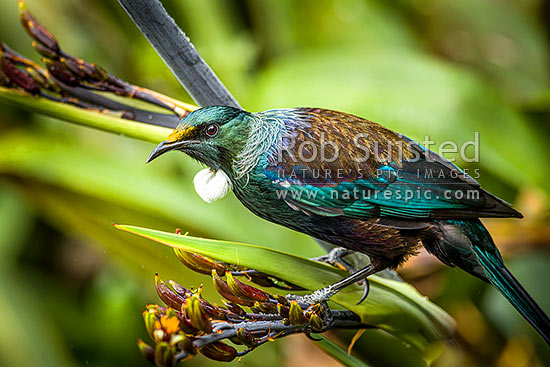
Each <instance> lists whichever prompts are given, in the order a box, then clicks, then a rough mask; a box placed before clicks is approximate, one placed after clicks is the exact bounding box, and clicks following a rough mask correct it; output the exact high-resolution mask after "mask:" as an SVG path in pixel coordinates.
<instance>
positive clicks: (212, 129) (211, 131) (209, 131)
mask: <svg viewBox="0 0 550 367" xmlns="http://www.w3.org/2000/svg"><path fill="white" fill-rule="evenodd" d="M218 130H219V126H218V125H217V124H212V125H209V126H208V127H207V128H206V135H208V136H209V137H211V138H213V137H214V136H216V134H218Z"/></svg>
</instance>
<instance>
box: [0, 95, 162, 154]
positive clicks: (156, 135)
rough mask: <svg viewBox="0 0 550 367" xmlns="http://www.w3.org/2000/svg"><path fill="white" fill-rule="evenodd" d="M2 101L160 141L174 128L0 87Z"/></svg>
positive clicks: (114, 131)
mask: <svg viewBox="0 0 550 367" xmlns="http://www.w3.org/2000/svg"><path fill="white" fill-rule="evenodd" d="M0 101H3V102H6V103H9V104H11V105H15V106H18V107H20V108H23V109H25V110H31V111H34V112H38V113H42V114H44V115H48V116H51V117H55V118H58V119H62V120H65V121H68V122H72V123H76V124H79V125H84V126H88V127H93V128H96V129H99V130H103V131H107V132H111V133H115V134H120V135H124V136H127V137H129V138H133V139H138V140H143V141H148V142H151V143H153V144H158V143H160V142H161V141H162V140H164V139H165V138H166V137H167V136H168V135H169V134H170V132H171V131H172V129H169V128H166V127H161V126H155V125H150V124H146V123H141V122H136V121H132V120H126V119H122V118H120V117H119V115H118V114H107V113H102V112H100V111H97V110H85V109H82V108H79V107H75V106H72V105H69V104H64V103H58V102H53V101H50V100H47V99H45V98H40V97H33V96H31V95H28V94H25V93H22V92H18V91H14V90H12V89H8V88H4V87H0Z"/></svg>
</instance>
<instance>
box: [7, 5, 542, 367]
mask: <svg viewBox="0 0 550 367" xmlns="http://www.w3.org/2000/svg"><path fill="white" fill-rule="evenodd" d="M163 3H164V4H165V6H166V8H167V9H168V11H169V12H170V14H171V15H172V16H173V17H174V18H175V19H176V21H177V22H178V24H179V25H180V26H181V27H182V28H183V29H184V30H185V31H186V32H187V33H188V35H189V36H190V37H191V39H192V41H193V42H194V44H195V46H196V47H197V49H198V50H199V52H200V53H201V54H202V55H203V57H204V58H205V59H206V60H207V62H208V63H210V65H211V66H212V68H213V69H214V70H215V71H216V73H217V74H218V75H219V77H220V78H221V79H222V80H223V81H224V83H225V84H226V85H227V86H228V88H229V89H230V90H231V91H232V93H233V94H234V95H235V97H236V98H237V99H238V100H239V102H240V103H241V105H242V106H244V107H245V108H246V109H248V110H251V111H258V110H265V109H269V108H275V107H292V106H316V107H328V108H334V109H337V110H342V111H346V112H351V113H355V114H358V115H360V116H363V117H366V118H369V119H371V120H374V121H378V122H381V123H383V124H385V125H386V126H388V127H390V128H392V129H394V130H397V131H399V132H402V133H404V134H406V135H408V136H410V137H412V138H415V139H419V140H422V139H423V138H424V136H426V135H429V136H430V137H431V138H432V139H433V140H435V141H444V140H453V141H455V142H457V143H461V142H463V141H466V140H471V139H473V137H474V132H476V131H477V132H479V133H480V146H481V148H480V161H479V162H478V163H461V162H460V161H459V162H458V164H459V165H460V166H461V167H462V168H467V169H471V170H474V169H479V172H480V177H479V181H480V182H481V184H482V185H483V186H484V187H485V188H487V189H488V190H490V191H492V192H493V193H495V194H497V195H498V196H500V197H502V198H504V199H506V200H507V201H509V202H511V203H514V204H515V205H516V207H517V208H518V209H519V210H520V211H522V212H523V213H524V214H525V219H523V220H487V221H484V222H485V223H486V224H487V226H488V227H489V229H490V230H491V233H492V234H493V236H494V238H495V241H496V243H497V244H498V246H499V247H500V248H501V250H502V252H503V254H504V257H505V260H506V263H507V264H508V265H509V267H510V269H511V270H512V272H513V273H514V274H516V275H517V277H518V278H519V279H520V281H521V282H522V283H523V284H524V285H525V287H526V288H527V289H528V290H529V291H530V292H531V294H532V295H533V296H534V297H535V298H536V299H537V300H538V302H539V303H540V305H541V306H542V307H543V309H545V310H546V311H547V312H550V292H549V285H548V282H549V277H550V251H549V250H550V225H549V224H550V215H549V214H550V212H549V196H548V194H549V192H550V185H549V184H548V183H549V182H550V167H549V160H550V154H549V153H550V151H549V150H550V149H549V144H548V142H549V141H550V127H549V124H550V121H549V110H550V76H549V74H550V68H549V52H548V50H549V48H548V42H549V26H548V13H549V10H550V6H549V2H548V1H541V0H461V1H450V0H425V1H414V0H396V1H392V2H387V1H372V0H338V1H337V0H315V1H313V0H304V1H291V0H271V1H263V0H262V1H258V0H231V1H222V0H208V1H193V0H178V1H175V0H174V1H168V0H165V1H163ZM28 6H29V9H30V11H31V12H32V13H33V14H34V15H35V16H36V17H37V18H38V20H39V21H40V22H41V23H43V24H44V25H45V26H46V27H47V28H48V29H49V30H50V31H52V33H53V34H55V35H56V37H57V38H58V41H59V42H60V44H61V46H62V47H63V49H64V50H66V51H67V52H69V53H71V54H73V55H76V56H79V57H82V58H84V59H86V60H87V61H90V62H96V63H98V64H99V65H101V66H103V67H104V68H106V69H107V70H109V71H110V72H112V73H113V74H115V75H117V76H119V77H122V78H123V79H125V80H128V81H130V82H132V83H134V84H138V85H142V86H146V87H148V88H151V89H154V90H157V91H160V92H163V93H165V94H168V95H170V96H173V97H176V98H178V99H182V100H185V101H189V102H192V101H191V100H190V98H189V97H188V96H187V95H186V93H185V91H184V90H183V89H182V88H181V87H180V85H179V84H178V82H177V81H176V80H175V78H174V77H173V76H172V74H171V73H170V71H169V70H168V69H167V68H166V67H165V66H164V64H163V62H162V61H161V60H160V58H159V57H158V56H157V54H156V53H155V52H154V50H153V49H152V48H151V47H150V45H149V44H148V43H147V41H146V40H145V39H144V38H143V36H142V35H141V34H140V33H139V32H138V31H137V29H136V27H135V26H134V25H133V23H132V22H131V21H130V20H129V18H128V17H127V16H126V14H125V13H124V11H123V10H122V9H121V8H120V7H119V5H118V4H117V2H115V1H108V0H102V1H101V0H93V1H92V0H87V1H81V0H40V1H38V0H28ZM0 39H1V40H2V41H4V42H6V43H7V44H8V45H9V46H10V47H12V48H13V49H15V50H17V51H19V52H21V53H23V54H25V55H26V56H28V57H31V56H32V58H33V59H35V60H38V58H37V56H36V54H35V53H34V51H33V50H32V48H31V46H30V40H29V38H28V37H27V35H26V34H25V32H24V31H23V29H22V28H21V26H20V24H19V20H18V17H17V6H16V1H15V0H0ZM151 148H152V146H151V145H149V144H146V143H141V142H136V141H133V140H130V139H127V138H124V137H120V136H113V135H108V134H106V133H102V132H98V131H93V130H91V129H87V128H83V127H78V126H74V125H71V124H68V123H65V122H61V121H57V120H54V119H51V118H47V117H44V116H40V115H36V114H31V113H28V112H25V111H22V110H19V109H16V108H13V107H10V106H7V105H0V294H1V296H0V310H1V313H2V315H1V321H0V365H3V366H28V365H38V366H72V365H91V366H119V365H135V366H137V365H146V362H145V361H144V360H142V358H141V356H140V355H139V353H138V351H137V348H136V339H137V338H138V337H141V338H143V339H144V340H147V336H146V333H145V330H144V327H143V325H142V320H141V315H140V311H141V310H142V309H143V308H144V305H145V304H146V303H158V302H159V300H158V299H157V296H156V294H155V293H154V287H153V274H154V273H155V272H159V273H160V274H161V276H163V277H164V278H171V279H174V280H176V281H179V282H180V283H182V284H184V285H186V286H191V285H195V286H198V285H199V284H201V283H205V285H206V290H205V293H206V296H207V297H208V298H216V297H217V296H216V295H215V294H214V293H213V292H212V289H210V288H212V287H209V286H210V284H211V283H210V280H209V279H208V277H202V276H200V275H197V274H193V273H191V272H190V271H188V270H187V269H185V268H184V267H183V266H182V265H181V264H178V263H177V261H176V260H175V257H174V256H173V255H172V253H171V251H170V250H169V249H166V248H162V247H161V246H158V245H155V244H153V243H152V242H148V241H145V240H140V239H138V238H136V237H131V236H128V235H126V234H124V233H121V232H117V231H116V230H115V229H114V228H113V227H112V226H111V223H112V222H116V223H128V224H135V225H140V226H146V227H152V228H158V229H161V230H167V231H173V230H174V229H175V228H176V227H178V228H181V229H182V231H184V232H185V231H189V232H190V233H191V234H193V235H197V236H206V237H210V238H217V239H227V240H237V241H241V242H248V243H253V244H262V245H266V246H269V247H272V248H277V249H279V250H282V251H287V252H291V253H295V254H299V255H305V256H315V255H319V254H321V250H320V248H319V247H318V246H317V245H316V244H315V242H314V241H313V240H311V239H310V238H308V237H306V236H304V235H300V234H297V233H294V232H292V231H290V230H286V229H284V228H281V227H278V226H276V225H273V224H270V223H267V222H265V221H262V220H260V219H258V218H256V217H254V215H253V214H251V213H249V212H248V211H247V210H245V209H244V208H243V207H242V206H241V205H240V204H239V203H238V201H237V200H236V199H235V198H234V197H233V196H232V195H230V196H229V197H227V198H225V199H223V200H221V201H220V202H217V203H215V204H211V205H208V204H206V203H204V202H202V201H201V200H200V198H199V197H198V196H197V195H196V194H195V193H194V190H193V187H192V177H193V175H194V174H195V172H196V171H197V170H198V168H199V166H198V165H197V164H195V163H194V162H191V161H190V159H188V158H187V157H185V156H183V155H182V154H175V153H174V154H169V155H167V156H165V157H164V158H163V159H161V160H158V161H155V163H154V164H151V165H148V166H145V164H144V161H145V158H146V157H147V154H148V152H149V151H150V149H151ZM448 157H452V156H448ZM400 273H401V275H402V276H403V277H404V278H405V279H406V280H407V281H409V282H412V283H413V284H414V285H415V286H417V288H418V289H419V290H420V291H421V292H422V293H423V294H425V295H427V296H429V297H430V299H432V300H433V301H434V302H436V303H437V304H439V305H441V306H442V307H443V308H444V309H446V310H447V311H448V312H449V313H450V314H451V315H452V316H453V317H454V318H455V319H456V321H457V337H456V339H455V340H453V341H451V342H449V343H448V344H447V346H446V347H445V349H444V351H443V353H442V355H441V357H440V358H439V360H438V361H437V362H436V365H438V366H466V365H468V366H490V365H491V366H493V365H494V366H499V367H507V366H510V367H511V366H513V367H521V366H543V365H544V366H547V365H550V352H549V349H548V347H546V346H545V345H544V342H543V341H542V339H541V338H540V337H538V336H537V335H536V333H535V332H534V331H533V330H532V329H531V328H530V327H529V326H528V324H527V323H526V322H525V321H523V319H521V317H519V315H518V314H517V313H516V312H515V311H514V309H513V308H512V307H511V306H509V305H508V304H507V302H506V301H505V300H504V299H503V298H502V297H501V296H500V295H498V294H497V292H496V291H494V290H493V289H491V288H490V287H489V286H487V285H486V284H483V283H482V282H480V281H478V280H476V279H474V278H472V277H470V276H469V275H467V274H465V273H463V272H461V271H459V270H455V269H449V268H445V267H443V266H441V265H440V264H439V263H437V262H436V261H435V260H434V259H433V258H431V257H430V256H427V255H425V254H421V255H420V256H418V257H417V258H415V259H413V260H411V261H410V262H409V263H407V265H405V266H404V267H403V268H402V269H400ZM351 336H352V334H348V333H341V334H333V337H334V338H336V339H337V340H339V341H340V342H341V343H342V345H346V344H347V343H348V342H349V340H350V338H351ZM379 341H380V339H379V338H376V339H375V338H371V337H370V336H369V332H366V333H365V334H364V335H363V336H362V337H361V338H360V340H359V341H358V343H357V344H356V347H355V348H354V350H355V353H356V354H357V355H358V356H361V357H362V358H364V359H365V360H366V361H370V362H372V363H373V364H375V365H377V363H379V362H380V361H381V360H385V361H386V362H387V361H388V358H390V357H389V356H391V355H392V354H393V353H406V352H405V351H401V350H395V349H393V348H390V347H388V345H384V344H377V343H379ZM390 360H391V358H390ZM243 362H244V364H242V363H239V362H234V365H248V366H251V367H252V366H313V365H315V366H317V367H319V366H333V365H335V364H334V362H333V361H332V360H331V359H330V357H327V356H325V355H323V354H322V353H321V352H320V351H317V350H316V349H315V346H313V344H312V343H310V342H309V341H307V340H306V339H305V338H302V337H300V336H297V337H292V338H289V339H288V340H282V341H278V342H276V343H269V344H268V345H266V346H263V347H261V348H260V349H259V350H257V351H255V352H254V353H251V354H250V355H249V356H247V357H246V358H244V359H243ZM189 365H191V366H199V365H201V366H208V365H219V363H211V362H210V361H208V360H206V359H205V358H203V357H198V358H197V359H194V360H191V361H190V362H189ZM413 365H421V363H420V361H418V360H414V359H411V366H413Z"/></svg>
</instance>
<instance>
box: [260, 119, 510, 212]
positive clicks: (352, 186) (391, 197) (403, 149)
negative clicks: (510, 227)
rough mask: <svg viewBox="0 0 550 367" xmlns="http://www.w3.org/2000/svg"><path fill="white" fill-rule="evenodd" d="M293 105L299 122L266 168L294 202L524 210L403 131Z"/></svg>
mask: <svg viewBox="0 0 550 367" xmlns="http://www.w3.org/2000/svg"><path fill="white" fill-rule="evenodd" d="M291 111H292V114H293V119H298V120H300V123H299V124H294V127H293V128H292V129H289V131H287V134H286V137H285V138H284V139H283V143H284V144H286V146H283V147H282V152H281V154H280V155H279V159H278V160H277V161H276V162H274V161H272V162H271V163H269V164H268V165H266V166H265V168H264V174H265V175H266V177H267V178H268V179H269V180H270V182H271V184H272V185H273V186H274V188H275V189H276V190H278V191H279V194H278V196H279V197H280V198H281V199H283V200H285V201H286V202H287V204H288V205H289V206H291V207H292V208H294V209H295V210H300V211H303V212H305V213H307V214H314V215H321V216H346V217H350V218H358V219H360V218H375V217H388V218H396V219H399V218H400V219H407V220H408V219H425V218H431V219H443V218H456V219H459V218H478V217H521V214H520V213H518V212H517V211H515V210H514V209H512V208H510V207H509V205H508V204H506V203H505V202H504V201H502V200H500V199H498V198H497V197H495V196H493V195H491V194H490V193H488V192H486V191H484V190H483V189H481V187H480V186H479V184H478V183H477V182H476V181H475V180H474V179H473V178H471V177H470V176H468V175H467V174H466V173H464V172H463V171H461V170H460V169H459V168H458V167H456V166H455V165H453V164H452V163H451V162H450V161H448V160H447V159H445V158H443V157H441V156H439V155H437V154H435V153H433V152H431V151H429V150H426V149H425V148H424V147H422V146H421V145H419V144H418V143H416V142H414V141H412V140H410V139H409V138H407V137H405V136H403V135H400V134H397V133H394V132H392V131H391V130H389V129H386V128H384V127H382V126H380V125H378V124H376V123H373V122H371V121H368V120H365V119H362V118H359V117H357V116H353V115H349V114H345V113H342V112H336V111H330V110H323V109H294V110H291ZM277 113H279V114H284V112H280V111H278V112H277ZM321 151H322V152H321Z"/></svg>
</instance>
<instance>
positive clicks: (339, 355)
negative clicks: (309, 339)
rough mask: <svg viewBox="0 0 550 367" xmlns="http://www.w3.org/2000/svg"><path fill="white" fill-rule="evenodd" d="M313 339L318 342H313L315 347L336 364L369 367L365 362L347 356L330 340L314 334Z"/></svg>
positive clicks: (345, 352) (350, 366) (349, 366)
mask: <svg viewBox="0 0 550 367" xmlns="http://www.w3.org/2000/svg"><path fill="white" fill-rule="evenodd" d="M315 339H320V340H313V342H314V343H315V345H317V346H318V347H319V348H320V349H322V350H323V352H325V353H326V354H328V355H329V356H331V357H332V358H334V359H335V360H337V361H338V362H340V363H342V365H344V366H348V367H369V366H368V365H367V364H366V363H365V362H363V361H362V360H360V359H358V358H356V357H354V356H352V355H351V354H348V352H347V351H345V350H344V349H342V347H340V346H339V345H338V344H336V343H335V342H333V341H332V340H330V339H329V338H327V337H326V336H324V335H321V334H316V335H315Z"/></svg>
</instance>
